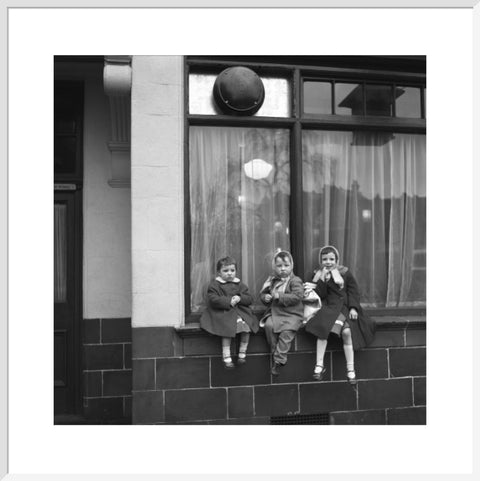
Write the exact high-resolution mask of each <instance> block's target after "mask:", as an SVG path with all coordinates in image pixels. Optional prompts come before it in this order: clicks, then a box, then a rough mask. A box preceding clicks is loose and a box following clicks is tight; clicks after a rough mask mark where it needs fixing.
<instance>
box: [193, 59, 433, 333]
mask: <svg viewBox="0 0 480 481" xmlns="http://www.w3.org/2000/svg"><path fill="white" fill-rule="evenodd" d="M253 59H254V60H253V61H252V57H249V58H246V59H245V60H244V59H243V58H240V57H237V58H233V57H232V58H226V59H225V58H221V59H216V58H211V57H185V62H184V85H185V88H184V92H185V95H184V109H185V110H184V111H185V112H186V114H185V117H184V118H185V120H184V134H185V135H184V138H185V142H184V159H185V162H184V186H185V189H184V211H185V217H184V235H185V239H184V241H185V264H184V275H185V280H184V282H185V286H184V287H185V290H184V302H185V324H189V323H196V322H198V321H199V318H200V314H199V313H192V312H191V311H190V293H191V291H190V264H191V229H190V190H189V186H190V176H189V169H190V159H189V128H190V126H193V125H197V126H217V127H218V126H229V127H264V128H287V129H289V130H290V173H291V197H290V213H291V215H290V222H291V225H290V227H291V246H292V247H291V251H292V255H293V257H294V258H295V259H296V265H298V266H301V267H300V269H299V270H298V275H299V276H300V277H302V276H304V274H305V273H304V272H303V265H304V252H303V244H302V242H301V239H302V233H303V199H302V162H301V159H302V144H301V136H302V130H308V129H322V130H345V131H347V130H351V129H352V128H355V130H375V131H390V132H391V131H394V132H396V133H411V134H426V119H425V117H426V115H425V102H424V97H425V96H424V91H425V88H426V73H425V68H424V67H425V66H426V65H425V64H426V62H425V58H423V60H422V58H419V57H415V58H406V57H398V58H397V59H395V58H392V57H383V58H382V57H371V58H366V60H365V65H366V66H367V67H368V66H370V65H373V66H374V68H344V67H339V66H338V65H342V64H343V65H344V64H345V63H347V58H345V57H328V61H327V60H326V58H319V60H318V62H319V64H318V65H302V64H301V63H300V62H299V63H294V62H295V57H290V58H289V59H288V60H289V62H290V61H292V63H275V61H276V60H277V58H276V57H258V61H256V60H257V58H255V57H253ZM322 59H323V60H322ZM335 61H336V62H337V65H335ZM396 61H397V63H398V66H399V68H398V70H395V69H394V68H395V64H396ZM322 63H325V64H326V65H321V64H322ZM382 64H384V65H385V67H388V69H385V70H382V69H381V67H382ZM409 64H411V65H412V71H409V70H408V65H409ZM236 65H242V66H245V67H250V68H252V69H253V70H255V71H256V72H257V73H258V74H259V75H279V76H282V77H284V78H287V79H289V81H290V82H291V91H292V97H291V102H292V105H291V116H290V117H287V118H280V117H234V116H228V115H200V114H190V113H188V112H189V110H188V109H189V75H190V73H192V72H194V73H210V74H211V73H220V72H221V71H222V70H223V69H225V68H227V67H231V66H236ZM419 65H420V68H419ZM422 65H423V66H424V67H423V68H422ZM392 68H393V69H392ZM314 79H315V80H329V81H352V80H356V81H359V82H362V83H372V82H373V83H382V84H386V85H392V86H393V87H396V86H397V85H401V86H412V87H420V88H421V117H422V118H419V119H415V118H398V117H383V116H366V115H364V116H344V115H334V114H328V115H316V114H308V115H306V114H304V112H303V89H302V86H303V82H304V80H314ZM298 159H299V160H300V161H298ZM302 278H303V277H302ZM366 311H367V313H369V314H370V315H374V316H425V315H426V307H425V308H405V307H402V308H400V307H399V308H376V309H367V310H366Z"/></svg>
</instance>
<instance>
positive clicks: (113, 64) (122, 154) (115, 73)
mask: <svg viewBox="0 0 480 481" xmlns="http://www.w3.org/2000/svg"><path fill="white" fill-rule="evenodd" d="M104 62H105V63H104V68H103V88H104V91H105V94H106V95H107V96H108V98H109V103H110V121H111V139H110V141H109V142H108V149H109V150H110V159H111V172H112V178H111V179H110V180H109V181H108V184H109V185H110V187H130V179H131V174H130V165H131V162H130V128H131V127H130V119H131V107H130V104H131V89H132V57H131V56H130V55H112V56H106V57H104Z"/></svg>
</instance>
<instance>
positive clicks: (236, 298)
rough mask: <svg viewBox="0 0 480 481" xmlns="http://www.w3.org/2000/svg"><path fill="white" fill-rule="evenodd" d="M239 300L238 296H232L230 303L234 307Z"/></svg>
mask: <svg viewBox="0 0 480 481" xmlns="http://www.w3.org/2000/svg"><path fill="white" fill-rule="evenodd" d="M239 302H240V296H233V297H232V300H231V301H230V305H231V306H232V307H235V306H236V305H237V304H238V303H239Z"/></svg>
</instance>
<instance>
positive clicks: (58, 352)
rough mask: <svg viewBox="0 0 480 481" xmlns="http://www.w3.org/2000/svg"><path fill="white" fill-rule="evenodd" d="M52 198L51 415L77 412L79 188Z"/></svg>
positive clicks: (64, 186)
mask: <svg viewBox="0 0 480 481" xmlns="http://www.w3.org/2000/svg"><path fill="white" fill-rule="evenodd" d="M57 187H58V188H62V189H72V190H61V191H55V197H54V342H53V346H54V402H55V409H54V411H55V414H56V415H59V414H77V413H79V411H80V369H81V366H80V320H81V287H82V286H81V244H80V242H81V190H78V189H77V187H76V186H75V185H74V184H61V185H57Z"/></svg>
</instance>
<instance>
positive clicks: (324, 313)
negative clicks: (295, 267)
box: [305, 268, 375, 350]
mask: <svg viewBox="0 0 480 481" xmlns="http://www.w3.org/2000/svg"><path fill="white" fill-rule="evenodd" d="M340 274H341V276H342V278H343V280H344V287H343V288H340V286H339V285H338V284H336V283H335V282H334V280H333V277H332V278H330V279H329V280H328V281H327V282H323V281H322V280H321V279H319V280H318V283H317V287H316V289H315V291H316V292H317V294H318V295H319V296H320V298H321V299H322V308H321V309H320V310H319V311H318V312H317V314H316V315H315V316H313V317H312V319H311V320H310V321H309V322H308V324H307V325H306V326H305V330H306V331H307V332H310V333H311V334H314V335H315V336H317V337H318V338H320V339H327V338H328V335H329V333H330V330H331V329H332V327H333V325H334V323H335V321H336V320H337V319H338V316H339V315H340V313H342V314H343V315H344V316H345V317H346V319H347V321H348V324H349V325H350V329H351V331H352V342H353V348H354V349H355V350H357V349H361V348H362V347H365V346H367V345H368V344H370V343H371V342H372V340H373V337H374V334H375V323H374V321H373V320H371V319H370V318H369V317H367V316H365V315H364V313H363V310H362V307H361V306H360V295H359V291H358V286H357V282H356V281H355V278H354V277H353V275H352V274H351V273H350V271H348V270H347V269H346V268H343V269H341V270H340ZM352 307H353V308H355V309H356V310H357V312H358V319H350V318H349V311H350V309H351V308H352Z"/></svg>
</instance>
